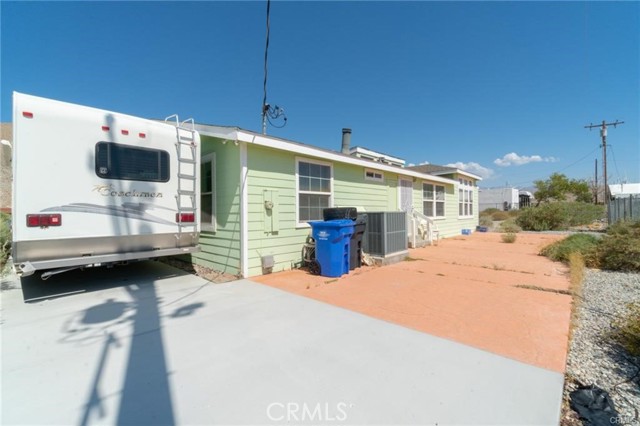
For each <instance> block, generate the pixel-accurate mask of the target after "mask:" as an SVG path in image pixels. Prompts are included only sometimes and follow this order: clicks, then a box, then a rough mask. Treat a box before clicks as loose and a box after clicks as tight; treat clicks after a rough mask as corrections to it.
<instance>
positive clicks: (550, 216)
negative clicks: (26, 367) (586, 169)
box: [516, 202, 605, 231]
mask: <svg viewBox="0 0 640 426" xmlns="http://www.w3.org/2000/svg"><path fill="white" fill-rule="evenodd" d="M604 216H605V211H604V206H601V205H594V204H589V203H581V202H555V203H544V204H541V205H539V206H537V207H528V208H526V209H524V210H522V211H521V213H520V215H519V216H518V218H517V219H516V223H517V224H518V225H520V226H521V227H522V229H524V230H527V231H555V230H562V229H567V228H569V227H570V226H577V225H587V224H590V223H592V222H593V221H595V220H599V219H602V218H603V217H604Z"/></svg>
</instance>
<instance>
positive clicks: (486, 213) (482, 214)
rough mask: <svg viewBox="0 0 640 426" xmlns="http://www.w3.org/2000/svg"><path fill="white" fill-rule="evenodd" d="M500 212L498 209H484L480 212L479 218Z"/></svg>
mask: <svg viewBox="0 0 640 426" xmlns="http://www.w3.org/2000/svg"><path fill="white" fill-rule="evenodd" d="M499 211H501V210H500V209H496V208H493V207H490V208H488V209H484V210H482V211H481V212H480V216H491V215H492V214H494V213H495V212H499Z"/></svg>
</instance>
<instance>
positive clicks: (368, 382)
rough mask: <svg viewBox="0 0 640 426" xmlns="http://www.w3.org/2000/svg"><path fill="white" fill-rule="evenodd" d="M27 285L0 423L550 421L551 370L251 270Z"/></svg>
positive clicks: (20, 296)
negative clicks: (329, 300)
mask: <svg viewBox="0 0 640 426" xmlns="http://www.w3.org/2000/svg"><path fill="white" fill-rule="evenodd" d="M22 285H23V287H24V289H23V290H22V291H21V289H19V288H17V289H10V288H11V287H15V286H16V283H11V282H3V288H4V289H5V290H4V291H3V292H2V293H1V294H0V297H1V302H2V313H1V321H2V322H1V326H0V331H1V332H2V338H1V343H2V352H1V355H2V360H1V361H2V376H1V379H2V396H1V403H2V406H1V411H2V418H1V420H2V424H4V425H14V424H64V425H71V424H77V425H88V424H136V425H140V424H153V425H160V424H167V425H171V424H183V425H202V424H394V425H400V424H438V425H444V424H523V425H524V424H527V425H530V424H557V423H558V419H559V413H560V401H561V395H562V385H563V376H562V374H560V373H558V372H553V371H550V370H547V369H541V368H538V367H535V366H532V365H528V364H524V363H521V362H518V361H515V360H512V359H508V358H505V357H502V356H500V355H495V354H492V353H489V352H485V351H482V350H479V349H475V348H472V347H469V346H465V345H463V344H460V343H456V342H453V341H450V340H445V339H441V338H438V337H434V336H431V335H429V334H426V333H422V332H419V331H416V330H412V329H409V328H405V327H402V326H399V325H395V324H392V323H389V322H386V321H382V320H378V319H375V318H371V317H368V316H365V315H362V314H359V313H356V312H352V311H349V310H346V309H343V308H340V307H336V306H332V305H329V304H326V303H323V302H319V301H316V300H312V299H309V298H305V297H300V296H297V295H295V294H291V293H288V292H284V291H281V290H279V289H275V288H270V287H267V286H264V285H261V284H256V283H253V282H251V281H249V280H241V281H236V282H232V283H227V284H211V283H209V282H207V281H205V280H203V279H201V278H198V277H195V276H192V275H186V274H184V273H182V272H181V271H178V270H176V269H173V268H171V267H169V266H166V265H163V264H160V263H155V262H145V263H139V264H135V265H130V266H127V267H120V268H115V269H112V270H94V271H85V272H72V273H67V274H63V275H61V276H59V277H56V278H52V279H51V280H49V281H47V282H44V283H42V282H39V281H35V280H29V281H27V280H23V282H22ZM53 293H62V294H66V295H64V296H63V297H57V298H50V297H51V296H52V294H53ZM25 295H26V296H28V297H29V298H31V299H33V300H34V301H33V302H31V303H24V296H25Z"/></svg>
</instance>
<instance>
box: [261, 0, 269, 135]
mask: <svg viewBox="0 0 640 426" xmlns="http://www.w3.org/2000/svg"><path fill="white" fill-rule="evenodd" d="M270 15H271V0H267V41H266V44H265V47H264V85H263V91H264V96H263V97H262V134H263V135H264V134H267V121H266V117H267V112H268V110H269V107H268V105H267V73H268V67H267V64H268V59H269V33H270V32H271V23H270V22H269V21H270Z"/></svg>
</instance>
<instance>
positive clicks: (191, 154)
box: [165, 115, 199, 238]
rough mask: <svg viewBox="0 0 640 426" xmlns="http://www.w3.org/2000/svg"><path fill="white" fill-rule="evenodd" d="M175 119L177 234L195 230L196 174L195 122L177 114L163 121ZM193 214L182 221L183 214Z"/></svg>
mask: <svg viewBox="0 0 640 426" xmlns="http://www.w3.org/2000/svg"><path fill="white" fill-rule="evenodd" d="M170 119H175V126H176V151H177V153H178V191H177V194H176V202H177V207H178V215H177V222H178V235H177V237H178V238H179V237H180V234H181V233H182V228H184V227H193V231H194V232H195V230H196V225H197V220H199V218H197V217H195V215H196V212H197V210H198V209H197V200H196V184H197V182H196V176H197V170H196V165H197V155H198V153H197V151H196V150H197V149H198V146H197V145H196V143H195V133H196V131H195V123H194V121H193V119H192V118H190V119H188V120H185V121H182V122H181V121H179V119H178V116H177V115H172V116H170V117H167V118H166V119H165V121H168V120H170ZM185 148H186V149H185ZM187 200H188V201H187ZM184 213H187V214H193V215H194V221H193V222H191V221H189V222H182V221H181V220H182V217H183V214H184Z"/></svg>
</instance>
